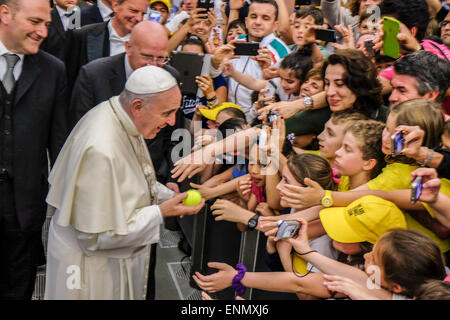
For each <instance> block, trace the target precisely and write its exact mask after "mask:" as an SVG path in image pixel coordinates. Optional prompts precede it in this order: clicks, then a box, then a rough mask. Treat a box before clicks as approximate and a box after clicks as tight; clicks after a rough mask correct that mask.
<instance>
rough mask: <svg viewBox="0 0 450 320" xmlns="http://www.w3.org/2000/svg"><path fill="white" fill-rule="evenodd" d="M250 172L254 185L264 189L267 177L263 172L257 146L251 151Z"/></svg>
mask: <svg viewBox="0 0 450 320" xmlns="http://www.w3.org/2000/svg"><path fill="white" fill-rule="evenodd" d="M248 171H249V174H250V178H251V180H252V182H253V184H254V185H255V186H256V187H264V185H265V183H266V176H265V175H264V174H263V173H262V172H261V163H260V149H259V147H258V146H257V145H256V144H255V145H253V147H252V148H251V150H250V164H249V165H248Z"/></svg>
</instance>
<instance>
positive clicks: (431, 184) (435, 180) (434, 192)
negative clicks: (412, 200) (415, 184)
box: [411, 168, 441, 203]
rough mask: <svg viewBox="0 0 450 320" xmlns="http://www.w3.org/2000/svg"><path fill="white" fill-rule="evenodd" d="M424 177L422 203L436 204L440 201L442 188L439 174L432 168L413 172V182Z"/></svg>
mask: <svg viewBox="0 0 450 320" xmlns="http://www.w3.org/2000/svg"><path fill="white" fill-rule="evenodd" d="M419 176H420V177H422V184H423V185H422V193H421V195H420V197H419V200H420V201H423V202H427V203H434V202H436V201H437V200H438V196H439V190H440V188H441V180H440V179H439V177H438V175H437V172H436V170H435V169H432V168H419V169H417V170H414V171H413V172H411V181H414V179H415V178H416V177H419Z"/></svg>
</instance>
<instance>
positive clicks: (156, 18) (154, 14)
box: [149, 10, 161, 22]
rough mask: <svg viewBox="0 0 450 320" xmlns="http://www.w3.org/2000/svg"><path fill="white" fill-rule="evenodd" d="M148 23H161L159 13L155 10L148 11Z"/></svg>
mask: <svg viewBox="0 0 450 320" xmlns="http://www.w3.org/2000/svg"><path fill="white" fill-rule="evenodd" d="M149 20H150V21H156V22H161V12H159V11H156V10H150V17H149Z"/></svg>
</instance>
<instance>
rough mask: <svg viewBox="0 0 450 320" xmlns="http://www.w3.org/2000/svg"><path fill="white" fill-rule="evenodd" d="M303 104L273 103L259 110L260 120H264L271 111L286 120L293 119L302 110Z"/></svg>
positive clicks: (291, 102) (293, 102)
mask: <svg viewBox="0 0 450 320" xmlns="http://www.w3.org/2000/svg"><path fill="white" fill-rule="evenodd" d="M300 103H302V102H301V101H299V100H294V101H280V102H275V103H271V104H269V105H268V106H265V107H263V108H261V109H259V110H258V113H259V114H260V116H259V117H258V118H259V119H262V118H263V117H264V115H266V114H268V113H269V111H270V110H273V111H276V112H278V113H279V114H280V115H281V116H282V117H283V118H284V119H287V118H290V117H292V116H293V115H294V114H296V113H297V112H299V111H301V110H302V106H300Z"/></svg>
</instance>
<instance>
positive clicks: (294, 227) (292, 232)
mask: <svg viewBox="0 0 450 320" xmlns="http://www.w3.org/2000/svg"><path fill="white" fill-rule="evenodd" d="M299 230H300V222H298V221H296V220H285V221H282V220H279V221H278V231H277V235H276V237H277V238H278V239H286V238H291V237H295V236H296V235H297V234H298V231H299Z"/></svg>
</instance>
